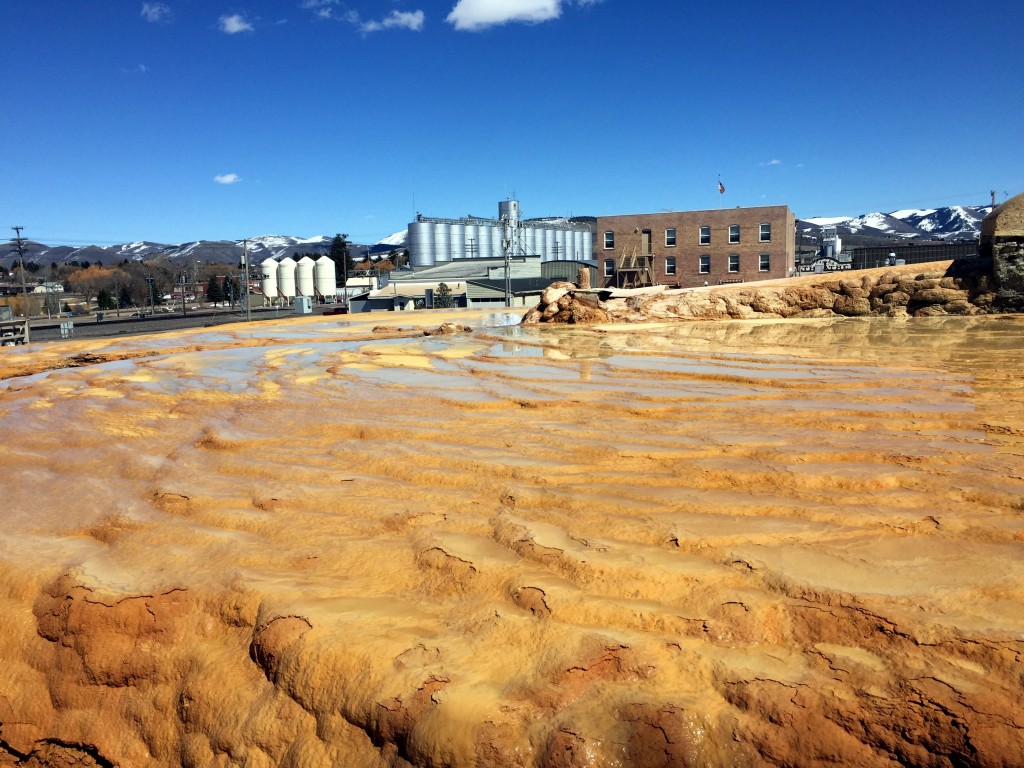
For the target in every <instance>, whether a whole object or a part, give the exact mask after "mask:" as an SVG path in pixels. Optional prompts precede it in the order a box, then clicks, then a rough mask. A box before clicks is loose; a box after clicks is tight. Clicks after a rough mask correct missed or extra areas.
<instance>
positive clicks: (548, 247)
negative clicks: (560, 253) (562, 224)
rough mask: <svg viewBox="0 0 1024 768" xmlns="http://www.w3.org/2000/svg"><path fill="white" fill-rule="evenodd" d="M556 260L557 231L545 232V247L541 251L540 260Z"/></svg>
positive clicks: (549, 230)
mask: <svg viewBox="0 0 1024 768" xmlns="http://www.w3.org/2000/svg"><path fill="white" fill-rule="evenodd" d="M554 258H555V230H553V229H545V230H544V247H543V249H541V254H540V260H541V261H551V260H552V259H554Z"/></svg>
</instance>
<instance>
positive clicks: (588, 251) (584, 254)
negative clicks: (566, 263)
mask: <svg viewBox="0 0 1024 768" xmlns="http://www.w3.org/2000/svg"><path fill="white" fill-rule="evenodd" d="M580 258H581V259H592V258H594V233H593V232H591V231H590V230H589V229H587V230H584V232H583V248H582V250H581V251H580Z"/></svg>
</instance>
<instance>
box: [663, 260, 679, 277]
mask: <svg viewBox="0 0 1024 768" xmlns="http://www.w3.org/2000/svg"><path fill="white" fill-rule="evenodd" d="M675 273H676V257H675V256H666V257H665V274H666V275H674V274H675Z"/></svg>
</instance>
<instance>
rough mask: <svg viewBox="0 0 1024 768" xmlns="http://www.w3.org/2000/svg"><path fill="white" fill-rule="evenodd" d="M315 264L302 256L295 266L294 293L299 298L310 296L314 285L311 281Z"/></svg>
mask: <svg viewBox="0 0 1024 768" xmlns="http://www.w3.org/2000/svg"><path fill="white" fill-rule="evenodd" d="M315 266H316V262H315V261H313V260H312V259H311V258H309V256H303V257H302V258H301V259H299V261H298V263H297V264H296V265H295V292H296V293H297V294H298V295H299V296H312V295H313V289H314V287H315V286H316V283H315V282H314V281H313V269H314V267H315Z"/></svg>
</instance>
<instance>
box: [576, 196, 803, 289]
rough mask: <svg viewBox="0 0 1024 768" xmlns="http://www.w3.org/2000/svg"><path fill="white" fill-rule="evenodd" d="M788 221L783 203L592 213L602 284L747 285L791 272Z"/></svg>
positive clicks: (792, 236) (791, 222)
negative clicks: (595, 219)
mask: <svg viewBox="0 0 1024 768" xmlns="http://www.w3.org/2000/svg"><path fill="white" fill-rule="evenodd" d="M795 251H796V217H795V216H794V215H793V212H792V211H790V210H789V206H786V205H770V206H763V207H759V208H723V209H719V210H713V211H676V212H672V213H640V214H627V215H623V216H599V217H598V218H597V229H596V233H595V235H594V259H595V260H596V261H597V264H598V280H599V282H600V284H601V285H602V286H618V287H637V286H642V285H671V286H679V287H682V288H692V287H694V286H698V285H704V284H705V283H707V284H708V285H719V284H722V283H734V282H751V281H754V280H771V279H774V278H779V277H787V276H789V275H790V274H792V272H793V268H794V265H795Z"/></svg>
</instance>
